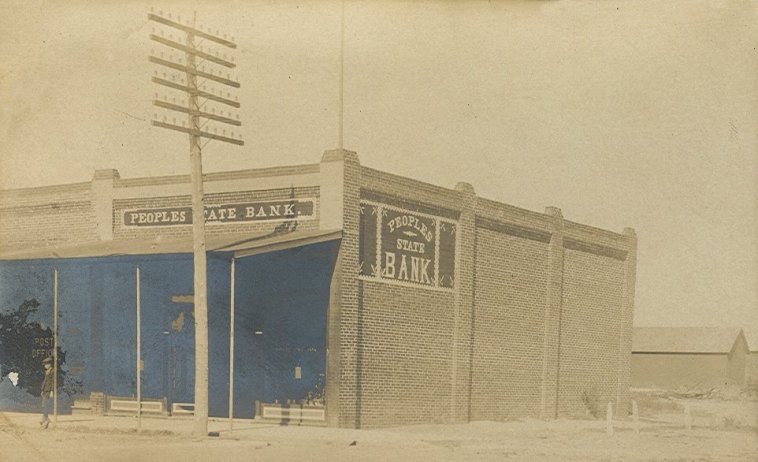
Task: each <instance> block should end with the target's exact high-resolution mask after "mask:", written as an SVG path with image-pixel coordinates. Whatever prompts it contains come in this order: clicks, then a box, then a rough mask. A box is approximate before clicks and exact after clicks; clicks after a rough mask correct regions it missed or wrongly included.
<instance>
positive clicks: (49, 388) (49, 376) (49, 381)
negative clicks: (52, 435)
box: [39, 356, 53, 428]
mask: <svg viewBox="0 0 758 462" xmlns="http://www.w3.org/2000/svg"><path fill="white" fill-rule="evenodd" d="M42 365H43V366H44V367H45V379H44V380H42V387H41V389H40V396H41V397H42V420H41V421H40V423H39V424H40V426H41V427H42V428H47V426H48V425H50V419H48V417H47V414H48V405H49V403H50V396H51V395H52V392H53V358H51V357H49V356H48V357H47V358H45V359H43V360H42Z"/></svg>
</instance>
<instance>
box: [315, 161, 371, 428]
mask: <svg viewBox="0 0 758 462" xmlns="http://www.w3.org/2000/svg"><path fill="white" fill-rule="evenodd" d="M320 168H321V182H320V183H321V184H320V191H321V194H320V204H322V210H321V213H322V216H321V227H322V228H323V229H326V228H330V229H335V228H337V229H339V228H341V229H342V241H341V243H340V250H339V254H338V256H337V263H336V265H335V270H334V274H333V276H332V284H331V290H330V300H329V321H328V323H329V327H328V332H329V334H328V335H329V338H328V340H327V376H328V377H327V390H326V400H327V401H326V406H327V415H328V423H329V425H331V426H340V427H349V428H358V427H360V351H359V348H360V340H361V339H360V319H359V314H360V313H359V310H360V301H359V297H358V246H359V241H358V239H359V230H360V223H359V220H360V161H359V159H358V155H357V154H356V153H355V152H352V151H345V150H332V151H326V152H325V153H324V156H323V157H322V159H321V167H320Z"/></svg>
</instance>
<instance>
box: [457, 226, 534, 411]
mask: <svg viewBox="0 0 758 462" xmlns="http://www.w3.org/2000/svg"><path fill="white" fill-rule="evenodd" d="M547 253H548V248H547V244H545V243H544V242H540V241H535V240H529V239H524V238H520V237H516V236H511V235H508V234H505V233H502V232H496V231H492V230H488V229H484V228H479V229H478V230H477V236H476V298H475V308H474V334H473V343H474V351H473V357H472V368H473V370H472V383H473V384H472V396H471V418H472V420H502V419H506V418H513V417H523V416H538V415H539V414H540V405H541V396H540V395H541V388H540V384H541V380H542V361H543V351H542V344H543V341H542V340H543V331H544V327H543V322H544V307H545V298H546V288H547Z"/></svg>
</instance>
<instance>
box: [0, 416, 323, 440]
mask: <svg viewBox="0 0 758 462" xmlns="http://www.w3.org/2000/svg"><path fill="white" fill-rule="evenodd" d="M3 415H4V416H5V417H6V418H7V419H8V420H9V421H10V422H11V424H12V425H13V426H15V427H17V428H23V429H27V430H39V429H40V427H39V421H40V416H39V414H30V413H21V412H4V413H3ZM53 420H54V418H53V416H52V415H51V416H50V421H51V422H50V427H49V428H48V430H49V431H54V430H61V431H78V432H92V433H119V434H135V433H144V434H145V435H147V436H178V437H193V436H194V435H193V429H194V427H193V425H194V420H193V418H192V417H191V416H187V417H185V416H182V417H163V416H160V417H159V416H145V415H143V416H142V418H141V419H138V418H137V417H136V416H130V415H123V416H121V415H108V416H95V415H91V416H90V415H86V414H85V415H81V414H77V415H71V414H67V415H59V416H58V417H57V422H55V423H54V422H53ZM56 426H57V428H56ZM282 427H288V426H287V425H279V424H276V423H270V422H261V421H256V420H253V419H234V421H233V423H232V424H231V425H230V422H229V419H226V418H214V417H210V418H208V432H209V433H210V434H213V433H215V434H213V435H212V436H211V437H219V438H235V439H239V438H243V437H245V438H249V437H253V436H254V435H255V434H256V433H260V432H261V430H267V429H268V430H269V432H267V433H270V430H271V429H275V428H282ZM292 427H297V428H303V429H313V428H322V429H323V428H324V427H310V426H303V427H299V426H297V425H293V426H292Z"/></svg>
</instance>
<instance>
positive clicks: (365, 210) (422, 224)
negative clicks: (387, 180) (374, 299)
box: [359, 202, 456, 288]
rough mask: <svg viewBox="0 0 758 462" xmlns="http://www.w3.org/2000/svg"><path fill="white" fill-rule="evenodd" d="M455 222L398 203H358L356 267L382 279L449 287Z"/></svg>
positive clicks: (453, 253) (451, 281)
mask: <svg viewBox="0 0 758 462" xmlns="http://www.w3.org/2000/svg"><path fill="white" fill-rule="evenodd" d="M455 227H456V223H455V222H453V221H451V220H447V219H442V218H439V217H435V216H432V215H427V214H423V213H418V212H413V211H409V210H404V209H401V208H398V207H394V206H390V205H385V204H378V203H371V202H364V203H362V204H361V247H360V255H359V258H360V271H361V275H362V276H364V277H370V278H375V279H378V280H385V281H397V282H402V283H410V284H419V285H424V286H430V287H440V288H452V287H453V286H454V273H455Z"/></svg>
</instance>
